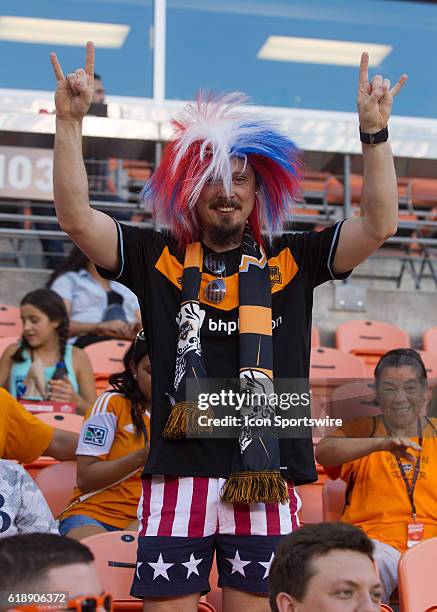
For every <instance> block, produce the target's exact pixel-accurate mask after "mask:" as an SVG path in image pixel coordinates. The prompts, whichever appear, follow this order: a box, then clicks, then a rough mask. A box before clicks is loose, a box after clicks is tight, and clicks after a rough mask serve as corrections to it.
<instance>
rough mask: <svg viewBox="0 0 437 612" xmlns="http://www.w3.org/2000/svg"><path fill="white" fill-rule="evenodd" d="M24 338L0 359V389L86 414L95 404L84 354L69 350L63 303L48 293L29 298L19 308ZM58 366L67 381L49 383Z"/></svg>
mask: <svg viewBox="0 0 437 612" xmlns="http://www.w3.org/2000/svg"><path fill="white" fill-rule="evenodd" d="M20 310H21V318H22V321H23V337H22V339H21V341H20V342H19V343H18V344H11V345H10V346H8V347H7V348H6V350H5V351H4V353H3V355H2V356H1V358H0V385H1V386H3V387H6V386H7V387H8V389H9V391H10V392H11V394H12V395H13V396H14V397H16V398H18V399H20V398H21V397H23V398H26V399H33V400H41V399H46V400H53V401H57V402H72V403H74V404H75V405H76V406H77V411H78V413H79V414H84V413H85V411H86V410H87V408H88V407H89V406H90V405H91V404H92V403H93V402H94V400H95V399H96V391H95V383H94V376H93V372H92V369H91V363H90V361H89V359H88V356H87V354H86V353H85V352H84V351H82V350H81V349H78V348H76V347H72V346H71V345H69V344H67V338H68V325H69V322H68V315H67V312H66V310H65V305H64V302H63V301H62V299H61V298H60V297H59V296H58V295H57V294H56V293H55V292H54V291H50V290H49V289H37V290H36V291H32V292H31V293H28V294H27V295H26V296H25V297H24V298H23V299H22V301H21V304H20ZM57 364H63V365H62V369H63V370H64V372H65V371H66V375H64V376H63V377H62V378H60V379H58V380H52V377H53V375H54V374H55V371H56V368H57Z"/></svg>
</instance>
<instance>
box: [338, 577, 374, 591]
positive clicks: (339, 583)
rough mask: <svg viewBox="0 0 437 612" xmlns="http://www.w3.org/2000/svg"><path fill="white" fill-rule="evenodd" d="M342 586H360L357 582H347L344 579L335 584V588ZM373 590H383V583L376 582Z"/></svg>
mask: <svg viewBox="0 0 437 612" xmlns="http://www.w3.org/2000/svg"><path fill="white" fill-rule="evenodd" d="M341 584H346V585H347V586H353V587H358V586H360V583H359V582H355V581H354V580H346V579H344V578H343V579H340V580H336V581H335V582H334V583H333V585H334V586H340V585H341ZM371 588H372V589H379V588H381V582H375V584H373V585H372V587H371Z"/></svg>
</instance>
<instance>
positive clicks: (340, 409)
mask: <svg viewBox="0 0 437 612" xmlns="http://www.w3.org/2000/svg"><path fill="white" fill-rule="evenodd" d="M374 400H375V389H374V385H373V383H372V381H370V380H366V379H364V380H360V381H356V382H351V383H346V384H344V385H341V386H340V387H337V388H336V389H334V391H333V393H332V396H331V402H330V406H329V415H330V416H331V417H332V418H333V419H343V421H350V420H351V419H354V418H356V417H360V416H374V415H377V414H380V412H381V409H380V408H379V406H377V405H375V403H374Z"/></svg>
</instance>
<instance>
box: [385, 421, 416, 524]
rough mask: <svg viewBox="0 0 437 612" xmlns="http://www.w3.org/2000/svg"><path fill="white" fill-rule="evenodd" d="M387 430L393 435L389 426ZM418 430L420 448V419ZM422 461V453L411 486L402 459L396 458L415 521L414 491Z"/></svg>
mask: <svg viewBox="0 0 437 612" xmlns="http://www.w3.org/2000/svg"><path fill="white" fill-rule="evenodd" d="M386 429H387V432H388V434H389V435H392V434H391V433H390V431H389V430H388V427H387V426H386ZM417 429H418V433H419V446H422V424H421V422H420V418H419V419H418V421H417ZM420 459H421V452H419V456H418V458H417V461H416V465H415V467H414V474H413V480H412V482H411V485H410V483H409V482H408V478H407V475H406V473H405V469H404V466H403V465H402V463H401V461H400V459H398V457H396V461H397V464H398V467H399V471H400V473H401V476H402V480H403V481H404V484H405V488H406V489H407V493H408V499H409V500H410V504H411V512H412V514H413V519H414V520H416V504H415V503H414V489H415V487H416V482H417V478H418V476H419V469H420Z"/></svg>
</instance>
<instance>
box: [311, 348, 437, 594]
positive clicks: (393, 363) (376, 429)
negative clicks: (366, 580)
mask: <svg viewBox="0 0 437 612" xmlns="http://www.w3.org/2000/svg"><path fill="white" fill-rule="evenodd" d="M375 384H376V398H377V401H378V403H379V406H380V408H381V414H380V415H378V416H364V417H359V418H356V419H352V420H351V421H349V422H346V423H344V424H343V427H341V428H340V429H338V430H337V431H336V432H334V434H333V435H331V436H328V437H326V438H324V439H323V440H321V441H320V443H319V444H318V446H317V449H316V458H317V461H318V462H319V463H320V464H322V465H323V466H325V468H326V469H327V471H328V473H329V474H330V475H331V476H333V477H338V476H340V477H341V478H342V479H343V480H344V481H345V482H346V483H347V495H346V505H345V509H344V513H343V516H342V520H343V521H345V522H347V523H352V524H353V525H356V526H357V527H360V528H361V529H363V531H364V532H365V533H366V534H367V535H368V536H369V537H370V538H372V540H373V542H374V544H375V560H376V563H377V565H378V569H379V572H380V576H381V581H382V585H383V601H385V602H388V600H389V598H390V595H391V593H392V591H393V590H394V589H395V588H396V586H397V566H398V561H399V557H400V555H401V553H402V552H403V551H405V550H407V548H410V547H412V546H414V545H415V544H416V543H417V542H420V541H421V540H423V539H426V538H432V537H436V536H437V503H436V491H437V419H435V418H430V417H427V416H425V414H426V413H425V406H426V404H427V402H428V399H429V392H428V387H427V376H426V369H425V366H424V365H423V362H422V360H421V358H420V356H419V354H418V353H416V351H414V350H412V349H396V350H394V351H390V352H388V353H386V354H385V355H384V356H383V357H382V358H381V359H380V361H379V363H378V364H377V366H376V368H375ZM338 466H340V467H338ZM333 468H335V469H333Z"/></svg>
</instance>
